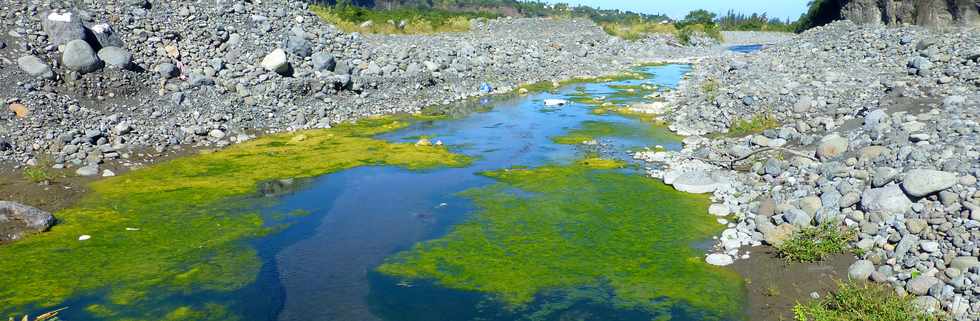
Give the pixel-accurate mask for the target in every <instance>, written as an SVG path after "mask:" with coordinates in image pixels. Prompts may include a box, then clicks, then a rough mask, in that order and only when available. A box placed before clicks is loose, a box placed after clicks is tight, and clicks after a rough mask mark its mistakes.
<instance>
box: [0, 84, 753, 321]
mask: <svg viewBox="0 0 980 321" xmlns="http://www.w3.org/2000/svg"><path fill="white" fill-rule="evenodd" d="M689 68H690V67H689V66H687V65H663V66H649V67H642V68H639V69H638V70H637V72H638V73H637V74H638V75H640V76H641V77H638V78H639V79H615V80H614V81H611V82H589V83H573V84H566V85H564V86H561V87H559V88H555V89H551V90H548V91H545V92H542V93H536V94H534V93H532V94H531V95H522V96H518V95H514V96H506V97H495V98H486V99H483V100H481V101H473V102H469V103H466V104H462V105H460V106H456V108H455V109H454V110H460V112H459V113H458V115H456V116H453V117H449V118H433V119H425V118H423V119H413V120H410V121H404V122H399V123H398V124H400V125H399V126H397V128H395V125H392V124H393V123H389V124H388V125H391V126H392V128H393V129H392V130H379V131H377V132H374V131H371V130H366V133H360V132H357V131H365V130H361V129H355V130H354V131H355V132H357V133H358V134H352V135H351V138H350V140H351V141H340V142H338V143H336V144H337V145H336V146H341V145H340V144H361V142H362V140H363V141H364V142H368V139H370V142H371V143H377V144H378V146H377V147H370V148H368V149H366V150H367V152H369V153H377V154H378V155H374V156H371V158H363V157H360V158H355V160H354V161H350V162H346V161H345V162H337V163H336V164H333V163H331V164H330V166H326V165H324V166H323V168H320V167H317V166H315V165H310V164H311V163H318V162H326V161H327V160H332V159H333V158H343V157H347V156H346V155H347V154H346V153H354V151H347V150H345V149H344V147H333V146H334V145H333V144H334V143H330V144H327V142H331V141H332V140H334V139H336V138H335V135H339V137H340V138H344V139H346V137H347V136H343V135H341V134H334V133H333V132H331V131H325V132H323V133H319V134H316V133H310V134H309V136H307V135H304V134H301V135H296V136H281V137H275V138H273V139H271V140H270V141H269V142H256V143H255V146H254V147H255V148H261V151H249V150H248V149H245V147H241V148H240V150H239V151H237V153H240V154H235V153H236V151H231V152H217V153H214V154H212V155H213V156H211V155H204V156H201V157H204V158H207V157H212V158H215V159H214V160H213V161H214V164H223V163H219V161H224V158H222V157H230V158H228V159H234V160H238V159H246V158H247V157H252V156H254V155H257V154H262V155H267V156H268V158H265V159H258V160H256V163H254V164H255V165H254V166H257V167H255V168H246V167H235V166H228V167H227V168H226V167H225V166H224V165H207V166H205V168H204V169H198V168H197V167H195V166H198V165H200V164H212V163H208V161H209V160H208V159H203V160H200V161H199V160H188V161H187V162H188V163H187V164H183V163H180V162H178V163H176V164H167V165H164V166H163V167H164V168H170V169H168V170H161V171H164V172H167V171H172V172H180V173H182V174H183V173H186V172H187V171H189V170H190V169H192V168H193V169H194V170H200V172H199V173H197V174H196V175H195V176H191V177H196V178H201V179H202V180H210V181H221V179H227V180H229V184H230V186H233V187H221V188H222V190H218V189H217V188H216V189H214V190H207V189H202V190H195V188H200V186H201V184H205V183H204V182H201V183H200V184H197V183H195V184H191V183H188V181H186V180H185V181H182V184H184V185H180V186H177V187H173V188H164V187H161V188H160V189H159V191H158V194H157V195H161V194H159V193H176V194H174V195H176V196H174V197H184V198H187V199H188V200H191V199H192V200H194V201H185V200H183V199H168V200H166V201H158V202H157V200H155V199H154V200H153V201H154V202H157V203H154V202H150V201H140V202H136V201H133V202H134V203H133V204H129V203H128V201H115V198H113V197H112V196H113V195H115V194H113V193H115V190H114V188H116V187H118V186H121V185H125V184H131V185H134V186H144V185H140V184H143V183H139V184H137V182H142V181H146V183H145V184H146V185H145V186H153V187H157V186H167V184H168V183H169V182H170V181H169V180H168V179H167V178H161V177H165V176H162V174H161V176H152V175H150V174H149V173H153V170H152V169H151V170H150V171H148V172H141V171H137V172H135V173H134V174H133V176H132V177H131V178H129V179H127V178H126V175H123V176H122V177H121V178H118V179H116V180H114V181H112V182H116V185H112V186H108V184H109V183H106V184H107V186H105V187H103V188H100V187H101V186H96V187H95V188H94V189H95V190H96V193H97V194H100V196H98V197H97V200H96V199H92V200H89V201H87V202H85V204H90V205H82V206H80V209H70V210H67V211H66V213H64V214H63V215H64V217H65V218H66V219H67V222H68V223H71V222H72V218H73V217H77V218H78V220H77V221H81V220H82V219H83V218H90V217H94V216H98V217H111V219H112V220H119V223H118V224H115V225H112V226H109V225H106V226H93V227H91V229H113V231H119V228H121V227H123V226H126V230H125V232H114V233H119V235H117V236H113V237H112V241H111V242H107V243H95V242H99V241H100V237H102V235H100V234H96V233H93V232H89V231H90V230H91V229H88V230H87V229H85V224H84V223H77V221H76V223H75V224H76V225H72V224H68V226H67V227H65V228H63V229H54V230H53V231H52V232H51V233H53V234H52V236H50V237H51V238H58V235H59V233H62V234H64V235H63V236H64V239H62V238H58V241H59V242H64V243H63V244H62V245H58V246H51V248H50V249H46V251H51V252H54V253H57V251H63V252H62V253H67V254H66V255H69V256H71V255H75V256H78V257H86V258H91V260H88V259H86V260H83V262H77V261H75V262H54V261H52V260H45V259H44V258H43V257H41V258H38V259H37V260H38V261H39V262H47V263H37V264H48V263H49V264H78V265H80V266H76V267H72V268H71V269H69V270H70V271H65V272H64V273H61V272H60V271H63V270H64V269H62V270H55V269H54V268H52V270H51V271H59V272H54V273H48V275H49V276H48V277H44V276H43V275H41V273H44V271H43V269H42V270H38V271H36V272H24V271H23V270H19V271H18V272H13V271H4V270H3V268H0V272H2V273H11V272H12V273H19V275H21V276H19V277H18V278H17V279H16V280H10V281H2V280H0V283H6V284H14V283H13V282H27V283H31V282H36V283H43V284H44V286H43V287H41V289H43V291H47V292H42V291H41V290H37V291H38V292H36V293H35V292H32V291H34V290H33V288H30V287H27V286H26V285H25V284H20V283H18V284H20V285H19V288H21V289H24V290H22V291H21V292H17V289H16V288H15V289H11V290H0V294H2V295H3V296H10V297H9V298H6V299H2V298H0V303H2V304H4V305H13V306H14V307H15V308H0V312H4V313H13V312H20V311H23V310H21V308H23V309H34V310H35V311H38V310H42V309H46V308H55V307H60V306H71V308H70V309H69V310H66V311H65V312H64V314H63V316H65V319H66V320H71V321H79V320H257V321H258V320H263V321H266V320H289V321H292V320H357V321H360V320H364V321H368V320H390V321H414V320H418V321H422V320H447V321H448V320H654V319H656V320H660V319H663V320H666V319H670V320H705V319H709V320H710V319H714V320H738V319H741V318H742V304H743V298H742V297H743V294H742V292H743V285H742V283H741V279H740V278H739V277H738V275H736V274H735V273H734V272H732V271H730V270H728V269H724V268H718V267H712V266H709V265H707V264H705V263H704V262H703V250H702V249H699V248H698V244H703V243H704V242H703V241H705V240H707V239H710V238H711V236H712V235H715V234H716V233H717V232H719V231H720V229H721V228H722V226H721V225H718V224H717V223H715V222H714V219H713V218H711V217H709V216H708V215H707V213H706V212H707V211H706V208H707V206H708V199H707V198H706V197H704V196H695V195H687V194H682V193H678V192H675V191H674V190H673V189H672V188H670V187H668V186H665V185H663V184H661V183H659V182H657V181H655V180H652V179H649V178H646V177H645V176H643V171H642V168H639V166H638V165H636V164H631V161H630V158H629V153H628V152H629V151H635V150H640V149H642V148H654V146H659V147H657V148H664V149H678V148H680V143H679V140H678V139H679V138H677V137H675V136H673V135H671V134H670V133H669V132H668V131H667V130H666V129H665V128H664V127H662V126H658V125H655V124H653V123H651V122H649V120H650V119H649V117H646V116H644V115H636V114H634V113H630V112H623V109H620V108H618V107H622V106H627V105H632V104H635V103H640V102H644V101H649V100H651V99H652V98H651V97H654V96H656V94H657V93H658V92H661V91H664V90H669V89H670V88H672V87H675V86H676V85H677V83H678V82H679V81H680V80H681V78H682V77H683V75H684V74H685V73H686V72H687V71H688V70H689ZM637 74H634V77H635V75H637ZM545 99H565V100H567V101H568V104H567V105H565V106H560V107H557V106H556V107H548V106H545V104H544V100H545ZM338 130H343V129H338ZM322 137H326V138H322ZM321 139H322V140H323V142H319V141H318V140H321ZM420 139H425V140H428V141H429V142H432V143H437V144H438V143H441V144H444V146H445V148H444V149H443V148H441V147H425V146H423V147H418V148H425V149H424V150H425V152H420V151H418V150H415V149H413V148H416V146H415V143H416V142H418V141H420ZM308 142H309V143H310V144H313V143H314V142H316V143H317V144H319V145H311V146H318V147H317V148H322V149H323V151H322V153H321V154H315V155H303V156H295V157H294V156H292V155H291V154H289V153H290V150H288V149H282V148H288V147H289V146H291V145H300V144H306V143H308ZM582 142H587V143H586V144H582ZM326 145H329V146H331V147H330V148H327V147H320V146H326ZM343 146H347V145H343ZM331 148H335V149H336V150H335V149H331ZM429 148H431V151H430V150H429ZM450 152H451V153H450ZM229 153H230V155H226V154H229ZM414 153H419V155H415V154H414ZM246 155H248V156H246ZM465 157H468V159H465V160H464V158H465ZM249 164H253V163H249ZM287 167H288V168H289V170H284V169H282V168H287ZM236 171H241V172H236ZM245 171H248V172H249V173H248V175H245V174H243V173H244V172H245ZM252 171H254V172H262V173H263V175H259V174H258V173H253V172H252ZM266 172H267V173H266ZM321 173H325V174H321ZM209 175H216V176H215V177H217V178H209ZM245 176H248V179H245V178H244V177H245ZM290 177H294V178H290ZM239 180H240V181H239ZM253 181H255V182H258V183H257V185H258V187H254V185H256V184H253V183H252V182H253ZM110 183H111V182H110ZM120 184H121V185H120ZM185 185H186V186H185ZM221 186H224V185H221ZM182 191H187V193H183V192H182ZM210 195H215V196H214V197H213V199H212V198H211V197H210ZM147 197H149V196H147ZM134 198H135V197H134ZM96 203H98V204H99V205H94V204H96ZM106 204H108V205H106ZM141 204H155V205H154V206H153V209H152V211H157V212H159V213H168V214H169V215H173V216H174V217H173V219H175V220H186V222H187V223H186V226H181V227H172V228H169V229H173V230H176V231H171V233H173V234H161V235H168V236H167V237H171V238H172V239H167V238H162V239H161V238H155V237H154V238H151V237H149V236H147V237H145V238H144V239H139V238H134V237H132V235H137V234H134V233H142V232H146V234H150V233H153V230H154V226H147V225H148V224H147V222H149V221H147V220H144V219H139V215H141V214H146V213H149V211H151V210H150V209H142V208H140V206H146V205H141ZM187 204H192V205H193V206H191V205H187ZM200 204H203V205H200ZM215 204H221V205H215ZM86 206H88V207H86ZM102 207H108V208H111V209H112V210H113V211H114V212H111V214H99V213H95V214H93V213H94V212H95V211H94V210H92V209H93V208H102ZM185 207H186V208H185ZM127 210H129V211H130V212H127ZM192 212H193V213H198V214H195V215H193V216H180V215H181V214H180V213H192ZM126 213H128V214H126ZM215 213H220V215H218V214H215ZM124 214H125V215H133V217H126V216H125V215H124ZM117 215H118V217H117ZM215 216H217V217H220V219H218V218H214V217H215ZM119 217H122V218H119ZM188 217H191V218H193V219H188ZM199 220H200V221H199ZM140 222H141V223H142V225H141V224H138V223H140ZM79 225H81V226H79ZM137 225H138V226H137ZM129 226H133V227H129ZM201 226H209V227H208V228H201ZM229 230H232V231H235V234H234V235H235V236H234V237H226V236H227V235H228V234H227V232H228V231H229ZM83 232H84V233H93V234H92V235H93V240H94V241H95V242H90V243H79V241H74V240H73V238H74V237H75V236H76V234H80V233H83ZM73 233H74V234H73ZM126 233H129V234H126ZM161 237H162V236H161ZM106 238H108V236H106ZM38 242H41V241H38ZM86 242H89V241H86ZM120 242H126V244H134V242H154V243H153V246H140V247H139V248H137V249H126V250H120V251H119V252H117V253H112V251H114V250H115V249H114V248H113V246H119V244H120ZM46 244H47V243H46ZM79 244H81V245H79ZM135 244H139V243H135ZM96 245H97V246H100V247H104V251H105V252H110V253H109V254H105V255H106V257H104V258H102V257H99V258H95V257H92V255H91V253H102V252H95V251H96V250H95V249H91V248H90V247H92V246H96ZM26 246H28V245H19V247H11V248H9V249H4V248H0V259H4V260H16V259H19V258H21V257H23V256H26V255H27V254H25V253H28V252H29V248H27V247H26ZM79 247H89V248H79ZM150 247H152V249H150ZM194 247H199V248H195V249H194V250H193V251H190V250H185V249H187V248H194ZM4 251H8V252H6V253H5V252H4ZM85 251H93V252H85ZM153 251H156V252H153ZM170 251H172V252H170ZM44 253H48V252H44ZM167 253H172V254H167ZM49 254H51V253H49ZM83 254H85V255H83ZM51 255H55V254H51ZM155 261H166V263H157V262H155ZM25 265H26V263H25ZM85 265H89V266H87V267H86V266H85ZM102 267H105V268H102ZM115 267H119V270H113V271H108V272H107V271H105V270H106V269H110V270H111V269H113V268H115ZM13 268H17V267H13ZM13 268H12V269H13ZM127 269H128V270H127ZM136 269H140V270H139V272H138V273H135V274H131V273H129V272H130V271H136ZM148 271H149V272H148ZM52 274H53V275H52ZM90 274H91V276H89V275H90ZM5 275H10V274H5ZM70 275H75V276H76V277H77V278H91V282H89V281H88V280H86V281H77V282H76V281H72V280H71V279H69V277H70ZM115 275H126V276H125V277H118V278H116V277H114V276H115ZM157 275H159V277H157ZM59 278H60V279H59ZM7 282H11V283H7ZM2 285H4V284H0V286H2ZM28 285H29V284H28ZM25 292H26V293H25ZM45 293H53V294H54V295H51V296H46V295H45ZM13 309H19V310H17V311H15V310H13Z"/></svg>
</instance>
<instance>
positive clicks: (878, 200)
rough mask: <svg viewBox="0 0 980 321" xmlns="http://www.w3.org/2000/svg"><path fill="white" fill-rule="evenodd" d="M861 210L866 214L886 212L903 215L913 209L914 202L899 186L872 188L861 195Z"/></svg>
mask: <svg viewBox="0 0 980 321" xmlns="http://www.w3.org/2000/svg"><path fill="white" fill-rule="evenodd" d="M861 208H863V209H864V210H865V212H869V213H870V212H885V213H890V214H902V213H905V212H906V211H908V210H909V209H911V208H912V201H911V200H909V198H908V196H905V193H903V192H902V190H901V189H900V188H898V185H888V186H886V187H882V188H871V189H867V190H865V191H864V193H861Z"/></svg>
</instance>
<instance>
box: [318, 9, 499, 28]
mask: <svg viewBox="0 0 980 321" xmlns="http://www.w3.org/2000/svg"><path fill="white" fill-rule="evenodd" d="M310 10H311V11H312V12H313V13H314V14H316V15H317V16H319V17H320V18H321V19H323V20H324V21H327V22H329V23H331V24H333V25H335V26H337V28H340V29H341V30H343V31H345V32H361V33H381V34H431V33H441V32H463V31H468V30H470V20H471V19H476V18H488V19H492V18H496V17H499V15H497V14H493V13H486V12H460V11H448V10H439V9H419V8H412V7H400V8H396V9H390V10H376V9H368V8H362V7H357V6H351V5H348V6H336V7H331V6H318V5H313V6H310ZM368 21H370V23H369V24H368V25H364V23H365V22H368ZM402 21H404V22H405V24H404V25H400V24H401V22H402Z"/></svg>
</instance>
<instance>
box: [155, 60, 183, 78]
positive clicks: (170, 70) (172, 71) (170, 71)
mask: <svg viewBox="0 0 980 321" xmlns="http://www.w3.org/2000/svg"><path fill="white" fill-rule="evenodd" d="M157 72H158V73H160V77H162V78H163V79H171V78H174V77H177V76H178V75H180V70H179V69H178V68H177V66H176V65H174V64H172V63H163V64H160V65H159V66H157Z"/></svg>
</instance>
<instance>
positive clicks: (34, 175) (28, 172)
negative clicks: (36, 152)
mask: <svg viewBox="0 0 980 321" xmlns="http://www.w3.org/2000/svg"><path fill="white" fill-rule="evenodd" d="M24 178H25V179H27V180H28V181H30V182H31V183H43V182H47V181H50V180H51V179H52V178H54V176H53V175H51V172H50V171H49V170H48V168H47V167H46V166H44V165H40V164H39V165H37V166H29V167H27V168H24Z"/></svg>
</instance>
